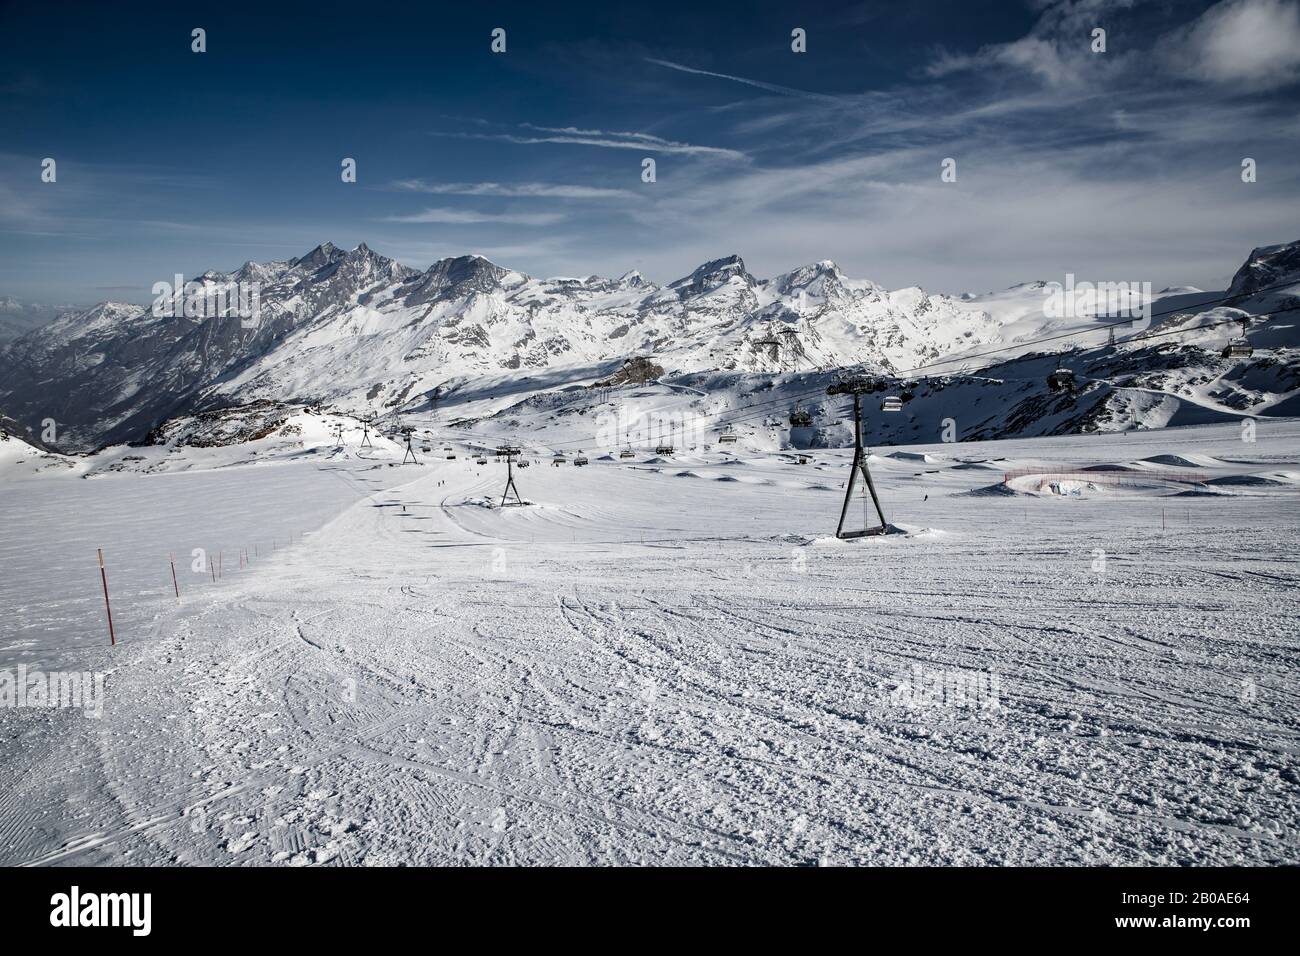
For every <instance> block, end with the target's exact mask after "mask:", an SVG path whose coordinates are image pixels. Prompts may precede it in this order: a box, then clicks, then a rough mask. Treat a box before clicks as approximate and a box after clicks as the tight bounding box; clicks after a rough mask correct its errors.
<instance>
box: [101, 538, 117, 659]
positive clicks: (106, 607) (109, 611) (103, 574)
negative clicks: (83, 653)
mask: <svg viewBox="0 0 1300 956" xmlns="http://www.w3.org/2000/svg"><path fill="white" fill-rule="evenodd" d="M97 550H98V551H99V580H100V581H102V582H103V584H104V611H105V612H106V613H107V614H108V640H109V643H110V644H114V645H116V644H117V635H116V634H114V633H113V608H112V606H111V605H109V603H108V574H107V573H106V572H105V571H104V549H103V548H98V549H97Z"/></svg>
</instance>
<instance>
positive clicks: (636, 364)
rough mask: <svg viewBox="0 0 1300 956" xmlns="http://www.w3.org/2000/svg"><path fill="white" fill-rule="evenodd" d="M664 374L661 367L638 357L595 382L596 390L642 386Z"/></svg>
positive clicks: (642, 357)
mask: <svg viewBox="0 0 1300 956" xmlns="http://www.w3.org/2000/svg"><path fill="white" fill-rule="evenodd" d="M663 374H664V370H663V367H662V366H659V365H655V364H654V363H653V362H651V361H650V360H649V359H648V358H646V357H644V356H641V355H638V356H636V357H635V358H630V359H628V360H627V361H626V362H624V363H623V367H622V368H621V369H619V370H618V371H617V372H615V373H614V374H613V375H611V376H610V377H609V378H607V379H605V380H604V381H603V382H596V383H595V385H594V387H596V388H617V387H618V386H620V385H644V384H645V383H646V382H652V381H654V380H655V379H657V378H659V377H661V376H662V375H663Z"/></svg>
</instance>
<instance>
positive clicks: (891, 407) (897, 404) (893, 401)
mask: <svg viewBox="0 0 1300 956" xmlns="http://www.w3.org/2000/svg"><path fill="white" fill-rule="evenodd" d="M880 410H881V411H882V412H901V411H902V410H903V400H902V399H901V398H899V397H898V396H897V395H890V396H888V397H887V398H886V399H885V400H884V401H883V402H881V403H880Z"/></svg>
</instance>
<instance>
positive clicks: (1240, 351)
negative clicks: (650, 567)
mask: <svg viewBox="0 0 1300 956" xmlns="http://www.w3.org/2000/svg"><path fill="white" fill-rule="evenodd" d="M1221 354H1222V355H1223V357H1224V358H1250V357H1251V356H1252V355H1254V354H1255V350H1254V349H1253V348H1252V347H1251V345H1250V343H1249V342H1229V343H1228V344H1227V345H1225V346H1224V347H1223V352H1222V353H1221Z"/></svg>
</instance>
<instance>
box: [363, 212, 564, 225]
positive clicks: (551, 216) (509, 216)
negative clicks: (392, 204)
mask: <svg viewBox="0 0 1300 956" xmlns="http://www.w3.org/2000/svg"><path fill="white" fill-rule="evenodd" d="M563 218H564V216H563V215H562V214H561V213H557V212H501V213H497V212H480V211H478V210H476V209H425V210H424V211H422V212H417V213H411V214H409V215H405V216H385V217H384V218H383V219H382V220H380V221H381V222H402V223H441V224H443V225H448V226H467V225H474V224H477V223H497V224H501V225H511V226H549V225H552V224H554V223H557V222H559V221H560V220H562V219H563Z"/></svg>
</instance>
